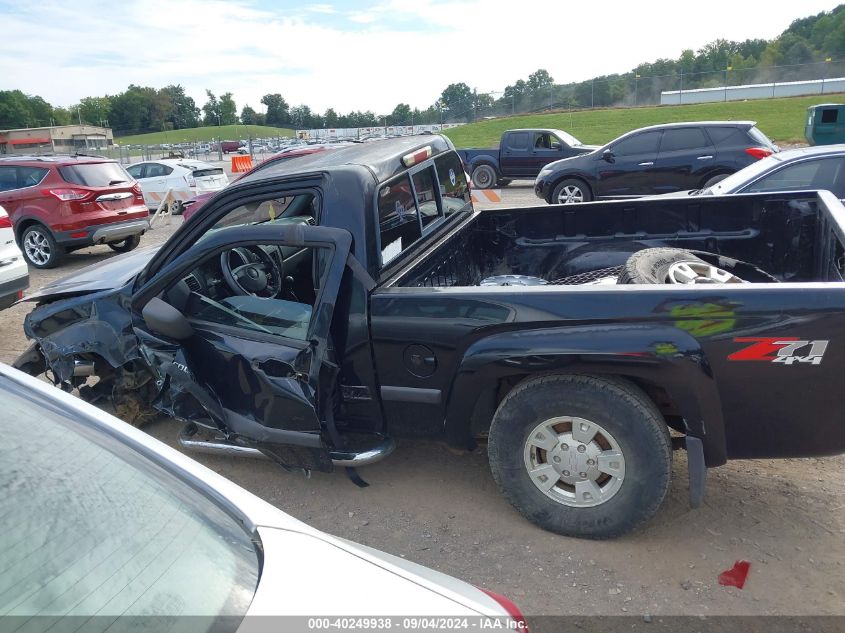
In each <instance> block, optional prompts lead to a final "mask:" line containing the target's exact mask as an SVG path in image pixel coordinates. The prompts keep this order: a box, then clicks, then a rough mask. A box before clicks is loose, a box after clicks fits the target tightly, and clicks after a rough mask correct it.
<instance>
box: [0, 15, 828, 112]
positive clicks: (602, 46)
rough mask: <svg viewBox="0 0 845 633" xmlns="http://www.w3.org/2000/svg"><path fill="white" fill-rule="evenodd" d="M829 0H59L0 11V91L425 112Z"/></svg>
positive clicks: (589, 72) (741, 28)
mask: <svg viewBox="0 0 845 633" xmlns="http://www.w3.org/2000/svg"><path fill="white" fill-rule="evenodd" d="M835 5H836V2H835V0H803V2H801V3H796V2H791V1H788V2H787V1H771V0H770V1H768V2H767V1H764V0H750V1H747V2H741V3H737V2H730V1H728V0H711V2H709V3H708V5H707V10H706V11H705V10H702V9H701V7H700V6H698V5H694V4H692V3H687V2H683V3H681V2H676V1H675V2H669V1H657V0H654V1H650V2H649V1H646V0H641V1H640V2H625V1H621V0H616V1H610V0H605V2H602V3H577V4H576V3H574V2H571V1H558V2H544V1H542V0H521V1H520V2H511V1H510V0H463V1H461V0H452V1H443V0H415V1H414V2H404V1H401V0H388V1H387V2H380V3H378V4H376V3H373V4H371V5H364V6H359V7H356V9H355V10H354V11H351V15H350V14H349V13H346V12H345V11H346V10H345V9H341V8H340V6H339V5H338V3H335V4H305V3H303V5H302V7H301V8H298V9H292V10H283V9H276V8H273V9H267V8H262V5H259V4H255V3H251V2H247V1H246V0H241V1H235V2H232V1H228V0H226V1H224V0H181V1H179V2H173V1H172V0H145V2H143V3H141V2H133V1H127V2H124V3H113V2H107V1H102V0H101V1H95V2H75V3H72V4H67V3H64V2H60V1H57V0H47V1H45V2H39V3H31V4H27V5H20V7H18V8H16V9H14V10H12V9H0V15H1V16H2V21H3V25H4V37H3V38H2V40H0V56H2V58H3V59H5V60H6V63H5V64H4V73H3V74H2V76H0V88H2V89H15V88H19V89H21V90H23V91H24V92H26V93H29V94H39V95H41V96H43V97H44V98H45V99H47V100H48V101H49V102H51V103H53V104H56V105H65V106H67V105H70V104H72V103H75V102H76V101H78V100H79V99H80V98H81V97H85V96H91V95H101V94H105V93H110V94H114V93H117V92H120V91H122V90H124V89H125V88H126V87H127V86H128V85H129V84H130V83H134V84H140V85H150V86H155V87H162V86H165V85H167V84H170V83H179V84H182V85H183V86H185V87H186V89H187V91H188V94H190V95H191V96H192V97H193V98H194V99H195V100H196V101H197V103H198V105H201V104H202V103H204V101H205V89H206V88H208V89H210V90H212V91H213V92H215V93H217V94H220V93H223V92H227V91H231V92H233V93H234V96H235V100H236V102H237V104H238V106H239V107H241V106H243V105H245V104H249V105H251V106H252V107H253V108H256V109H261V106H260V103H259V101H260V99H261V96H262V95H264V94H266V93H268V92H279V93H281V94H282V95H284V97H285V98H286V99H287V100H288V102H289V103H291V104H299V103H305V104H308V105H309V106H311V107H312V109H314V110H316V111H321V112H322V111H324V110H325V109H326V108H328V107H333V108H335V110H337V111H339V112H348V111H349V110H374V111H376V113H377V114H381V113H384V112H390V111H391V110H392V109H393V107H394V106H395V105H396V104H397V103H399V102H404V103H409V104H410V105H411V106H412V107H420V108H425V107H427V106H428V105H429V104H431V103H433V102H434V101H435V100H436V99H437V97H438V96H439V94H440V92H441V91H442V90H443V88H445V87H446V86H447V85H448V84H450V83H453V82H459V81H463V82H465V83H467V84H468V85H469V86H470V87H474V88H477V89H478V90H479V91H480V92H489V91H496V90H498V91H500V90H502V89H503V88H504V87H505V86H506V85H508V84H510V83H513V82H514V81H516V80H517V79H520V78H526V77H527V76H528V75H529V74H530V73H532V72H533V71H535V70H536V69H538V68H546V69H547V70H548V71H549V72H550V73H551V75H552V76H553V77H554V78H555V80H556V81H558V82H567V81H576V80H583V79H587V78H589V77H592V76H595V75H599V74H606V73H612V72H625V71H628V70H630V69H631V68H633V67H634V66H635V65H636V64H637V63H639V62H643V61H651V60H654V59H656V58H659V57H671V58H675V57H677V56H678V55H679V53H680V52H681V50H682V49H684V48H693V49H697V48H699V47H701V46H702V45H703V44H705V43H707V42H709V41H712V40H714V39H716V38H726V39H738V40H743V39H746V38H756V37H764V38H771V37H773V36H775V35H777V34H778V33H780V32H781V31H782V30H783V29H785V28H786V27H787V26H788V25H789V23H790V22H791V21H792V20H793V19H795V18H798V17H804V16H807V15H811V14H814V13H817V12H819V11H823V10H830V9H832V8H833V7H834V6H835Z"/></svg>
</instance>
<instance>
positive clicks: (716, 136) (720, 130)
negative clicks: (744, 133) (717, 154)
mask: <svg viewBox="0 0 845 633" xmlns="http://www.w3.org/2000/svg"><path fill="white" fill-rule="evenodd" d="M707 133H708V134H709V135H710V140H712V141H713V145H722V144H723V143H725V142H726V141H728V139H730V138H731V137H733V136H735V135H737V134H738V133H739V128H735V127H726V126H724V125H719V126H714V127H709V128H707Z"/></svg>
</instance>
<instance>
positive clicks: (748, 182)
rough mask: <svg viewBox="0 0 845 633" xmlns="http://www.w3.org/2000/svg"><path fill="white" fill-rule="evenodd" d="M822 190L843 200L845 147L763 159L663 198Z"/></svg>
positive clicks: (791, 152) (809, 149)
mask: <svg viewBox="0 0 845 633" xmlns="http://www.w3.org/2000/svg"><path fill="white" fill-rule="evenodd" d="M809 189H826V190H827V191H830V192H831V193H833V195H835V196H836V197H837V198H839V199H840V200H845V145H819V146H817V147H802V148H798V149H790V150H784V151H782V152H778V153H777V154H772V155H771V156H767V157H766V158H764V159H763V160H760V161H757V162H756V163H753V164H751V165H749V166H748V167H746V168H745V169H740V170H739V171H738V172H736V173H734V174H731V175H730V176H727V177H726V178H725V179H724V180H720V181H719V182H718V183H716V184H714V185H711V186H710V187H706V188H704V189H692V190H690V191H681V192H678V193H671V194H665V195H667V196H685V195H686V196H707V195H713V196H723V195H726V194H733V193H760V192H764V191H806V190H809Z"/></svg>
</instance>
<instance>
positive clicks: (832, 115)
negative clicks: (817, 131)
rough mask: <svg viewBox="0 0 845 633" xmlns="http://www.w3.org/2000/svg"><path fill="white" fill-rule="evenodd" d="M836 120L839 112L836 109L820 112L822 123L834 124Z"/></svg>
mask: <svg viewBox="0 0 845 633" xmlns="http://www.w3.org/2000/svg"><path fill="white" fill-rule="evenodd" d="M838 118H839V110H837V109H836V108H830V109H828V110H822V123H836V121H837V120H838Z"/></svg>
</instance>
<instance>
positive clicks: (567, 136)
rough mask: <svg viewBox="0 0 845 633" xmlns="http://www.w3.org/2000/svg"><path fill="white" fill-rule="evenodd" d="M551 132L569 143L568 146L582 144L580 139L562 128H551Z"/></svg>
mask: <svg viewBox="0 0 845 633" xmlns="http://www.w3.org/2000/svg"><path fill="white" fill-rule="evenodd" d="M552 132H553V133H554V134H555V135H557V137H558V138H560V140H561V141H563V142H564V143H566V144H567V145H569V147H577V146H578V145H583V143H582V142H581V141H579V140H578V139H577V138H575V137H574V136H572V135H571V134H569V133H567V132H564V131H563V130H552Z"/></svg>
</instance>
